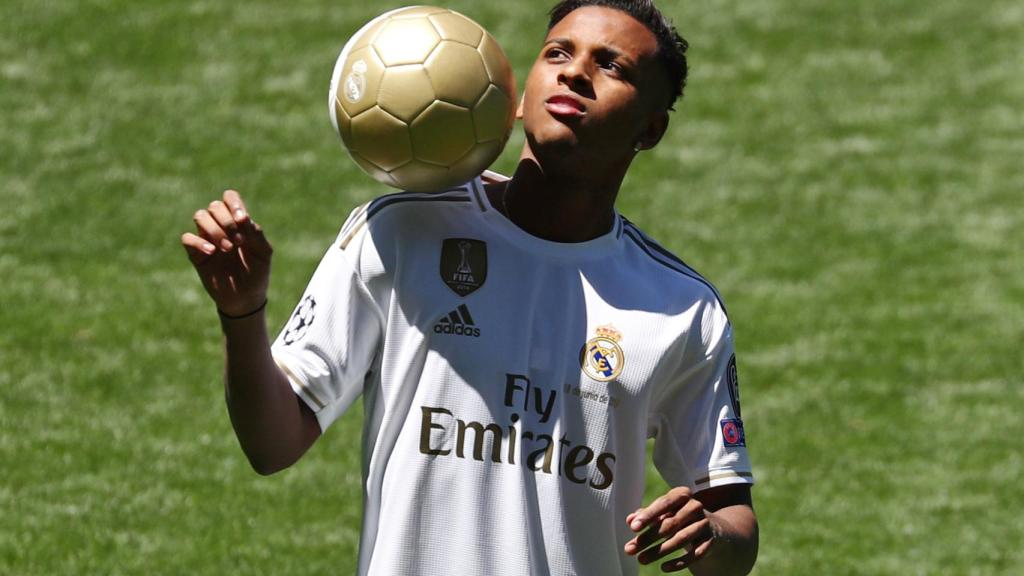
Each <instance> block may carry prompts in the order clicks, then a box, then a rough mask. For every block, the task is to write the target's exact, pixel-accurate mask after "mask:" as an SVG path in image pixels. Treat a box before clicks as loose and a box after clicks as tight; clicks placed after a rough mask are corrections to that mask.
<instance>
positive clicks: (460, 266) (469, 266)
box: [441, 238, 487, 296]
mask: <svg viewBox="0 0 1024 576" xmlns="http://www.w3.org/2000/svg"><path fill="white" fill-rule="evenodd" d="M486 279H487V243H486V242H484V241H482V240H474V239H472V238H446V239H445V240H444V242H443V243H442V244H441V280H444V283H445V284H447V285H448V287H449V288H451V289H452V291H453V292H455V293H456V294H458V295H459V296H468V295H469V294H472V293H473V292H475V291H476V290H477V289H478V288H480V287H481V286H483V284H484V280H486Z"/></svg>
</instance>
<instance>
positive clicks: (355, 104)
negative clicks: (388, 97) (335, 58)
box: [337, 46, 384, 118]
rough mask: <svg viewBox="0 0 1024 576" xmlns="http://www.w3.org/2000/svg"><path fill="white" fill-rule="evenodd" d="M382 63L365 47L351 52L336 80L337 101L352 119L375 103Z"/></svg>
mask: <svg viewBox="0 0 1024 576" xmlns="http://www.w3.org/2000/svg"><path fill="white" fill-rule="evenodd" d="M383 75H384V63H383V62H381V61H380V58H378V57H377V53H376V52H374V50H373V49H372V48H371V47H369V46H367V47H365V48H363V49H361V50H356V51H354V52H352V53H351V54H350V55H349V57H348V60H347V61H346V62H345V67H344V68H343V69H342V71H341V76H340V77H339V78H338V96H337V101H338V103H339V104H341V106H342V107H343V108H345V112H347V113H348V115H349V116H350V117H352V118H354V117H356V116H357V115H358V114H360V113H362V112H364V111H365V110H369V109H370V108H372V107H373V106H374V105H375V104H376V103H377V91H378V90H379V89H380V79H381V77H382V76H383Z"/></svg>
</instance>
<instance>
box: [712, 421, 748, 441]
mask: <svg viewBox="0 0 1024 576" xmlns="http://www.w3.org/2000/svg"><path fill="white" fill-rule="evenodd" d="M718 424H719V426H721V427H722V442H723V443H724V444H725V447H726V448H736V447H738V446H746V445H747V437H746V435H745V434H744V433H743V421H742V420H740V419H739V418H726V419H725V420H722V421H720V422H719V423H718Z"/></svg>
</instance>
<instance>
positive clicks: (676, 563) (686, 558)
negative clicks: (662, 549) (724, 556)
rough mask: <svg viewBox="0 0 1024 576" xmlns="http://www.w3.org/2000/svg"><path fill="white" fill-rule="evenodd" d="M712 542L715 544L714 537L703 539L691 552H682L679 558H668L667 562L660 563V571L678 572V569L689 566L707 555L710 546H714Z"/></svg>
mask: <svg viewBox="0 0 1024 576" xmlns="http://www.w3.org/2000/svg"><path fill="white" fill-rule="evenodd" d="M714 544H715V539H714V538H709V539H708V540H705V541H704V542H703V543H701V544H700V545H699V546H697V547H696V548H695V549H694V550H693V552H690V553H688V554H683V555H682V556H680V557H679V558H673V559H671V560H669V561H668V562H662V564H661V571H662V572H678V571H680V570H683V569H685V568H689V567H690V565H691V564H693V563H694V562H696V561H698V560H700V559H701V558H703V557H704V556H707V553H708V551H709V550H711V547H712V546H714Z"/></svg>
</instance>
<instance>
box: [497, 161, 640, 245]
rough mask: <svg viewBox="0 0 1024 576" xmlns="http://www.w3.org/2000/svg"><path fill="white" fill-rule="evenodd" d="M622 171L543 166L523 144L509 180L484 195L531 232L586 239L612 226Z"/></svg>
mask: <svg viewBox="0 0 1024 576" xmlns="http://www.w3.org/2000/svg"><path fill="white" fill-rule="evenodd" d="M584 171H586V173H583V172H584ZM624 176H625V170H621V171H611V172H609V171H602V170H600V169H599V168H598V167H595V166H580V165H574V166H559V165H557V164H554V165H553V163H544V164H543V165H542V164H541V163H540V162H538V161H537V159H536V158H535V157H533V155H532V154H531V153H529V147H527V148H526V149H524V151H523V156H522V158H521V159H520V161H519V165H518V166H517V167H516V171H515V174H513V176H512V179H511V180H509V181H508V182H502V183H500V184H498V185H495V186H492V187H490V188H489V190H488V196H489V198H490V199H491V204H492V205H494V206H496V207H499V209H500V210H501V211H502V212H503V213H504V214H505V216H507V217H508V219H509V220H511V221H512V222H513V223H515V225H516V226H519V227H520V228H522V229H523V230H524V231H526V232H528V233H529V234H531V235H533V236H536V237H538V238H543V239H545V240H551V241H554V242H585V241H587V240H592V239H594V238H597V237H599V236H601V235H603V234H605V233H607V232H608V231H609V230H611V228H612V225H613V223H614V218H615V212H614V207H615V198H616V196H617V195H618V192H619V186H620V185H621V184H622V179H623V177H624Z"/></svg>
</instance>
